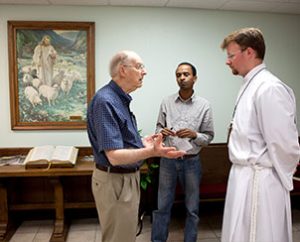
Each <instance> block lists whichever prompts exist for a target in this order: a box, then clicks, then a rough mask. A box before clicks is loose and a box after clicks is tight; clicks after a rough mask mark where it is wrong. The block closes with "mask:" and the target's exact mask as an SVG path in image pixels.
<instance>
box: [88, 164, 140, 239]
mask: <svg viewBox="0 0 300 242" xmlns="http://www.w3.org/2000/svg"><path fill="white" fill-rule="evenodd" d="M139 183H140V172H139V171H137V172H135V173H126V174H117V173H108V172H105V171H100V170H98V169H97V168H94V172H93V177H92V191H93V195H94V199H95V202H96V208H97V212H98V216H99V220H100V225H101V232H102V242H134V241H135V240H136V231H137V223H138V209H139V203H140V185H139Z"/></svg>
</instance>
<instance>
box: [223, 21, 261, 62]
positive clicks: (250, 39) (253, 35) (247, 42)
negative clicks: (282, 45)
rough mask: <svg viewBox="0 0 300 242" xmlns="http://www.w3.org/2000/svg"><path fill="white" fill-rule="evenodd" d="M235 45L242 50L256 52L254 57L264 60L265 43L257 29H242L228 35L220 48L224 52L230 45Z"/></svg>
mask: <svg viewBox="0 0 300 242" xmlns="http://www.w3.org/2000/svg"><path fill="white" fill-rule="evenodd" d="M231 42H235V43H237V44H238V45H239V46H240V47H241V48H242V49H246V48H248V47H251V48H252V49H254V50H255V51H256V57H257V58H259V59H262V60H263V59H264V57H265V51H266V46H265V41H264V37H263V34H262V32H261V30H260V29H258V28H252V27H251V28H242V29H239V30H236V31H234V32H232V33H230V34H229V35H228V36H227V37H226V38H225V39H224V40H223V42H222V44H221V48H222V49H223V50H224V49H226V48H227V46H228V45H229V44H230V43H231Z"/></svg>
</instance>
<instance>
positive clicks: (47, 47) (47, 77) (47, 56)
mask: <svg viewBox="0 0 300 242" xmlns="http://www.w3.org/2000/svg"><path fill="white" fill-rule="evenodd" d="M56 57H57V53H56V51H55V49H54V47H53V46H52V45H51V44H50V36H48V35H45V36H44V37H43V39H42V41H41V43H40V44H38V45H37V46H36V47H35V49H34V53H33V57H32V60H33V66H34V67H35V68H36V69H37V76H38V78H39V79H40V81H41V84H44V85H47V86H52V84H53V83H52V79H53V68H54V64H55V61H56Z"/></svg>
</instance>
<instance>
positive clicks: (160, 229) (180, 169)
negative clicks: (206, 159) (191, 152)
mask: <svg viewBox="0 0 300 242" xmlns="http://www.w3.org/2000/svg"><path fill="white" fill-rule="evenodd" d="M177 177H178V179H179V182H180V184H181V187H182V189H183V191H184V193H185V207H186V220H185V228H184V241H185V242H194V241H196V240H197V231H198V222H199V217H198V211H199V185H200V179H201V163H200V157H199V156H196V157H193V158H189V159H185V160H183V159H167V158H162V159H161V161H160V168H159V187H158V209H157V210H155V211H153V222H152V234H151V241H152V242H165V241H167V238H168V233H169V230H168V227H169V224H170V219H171V209H172V206H173V203H174V197H175V190H176V184H177Z"/></svg>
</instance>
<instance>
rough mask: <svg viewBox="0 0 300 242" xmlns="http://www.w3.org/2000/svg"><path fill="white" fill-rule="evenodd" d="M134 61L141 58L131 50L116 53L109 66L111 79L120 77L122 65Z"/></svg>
mask: <svg viewBox="0 0 300 242" xmlns="http://www.w3.org/2000/svg"><path fill="white" fill-rule="evenodd" d="M132 59H140V57H139V55H138V54H137V53H135V52H134V51H131V50H121V51H119V52H118V53H116V54H115V55H114V56H113V57H112V59H111V61H110V65H109V73H110V76H111V78H114V77H117V76H118V70H119V66H120V65H121V64H127V63H129V61H130V60H132Z"/></svg>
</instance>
